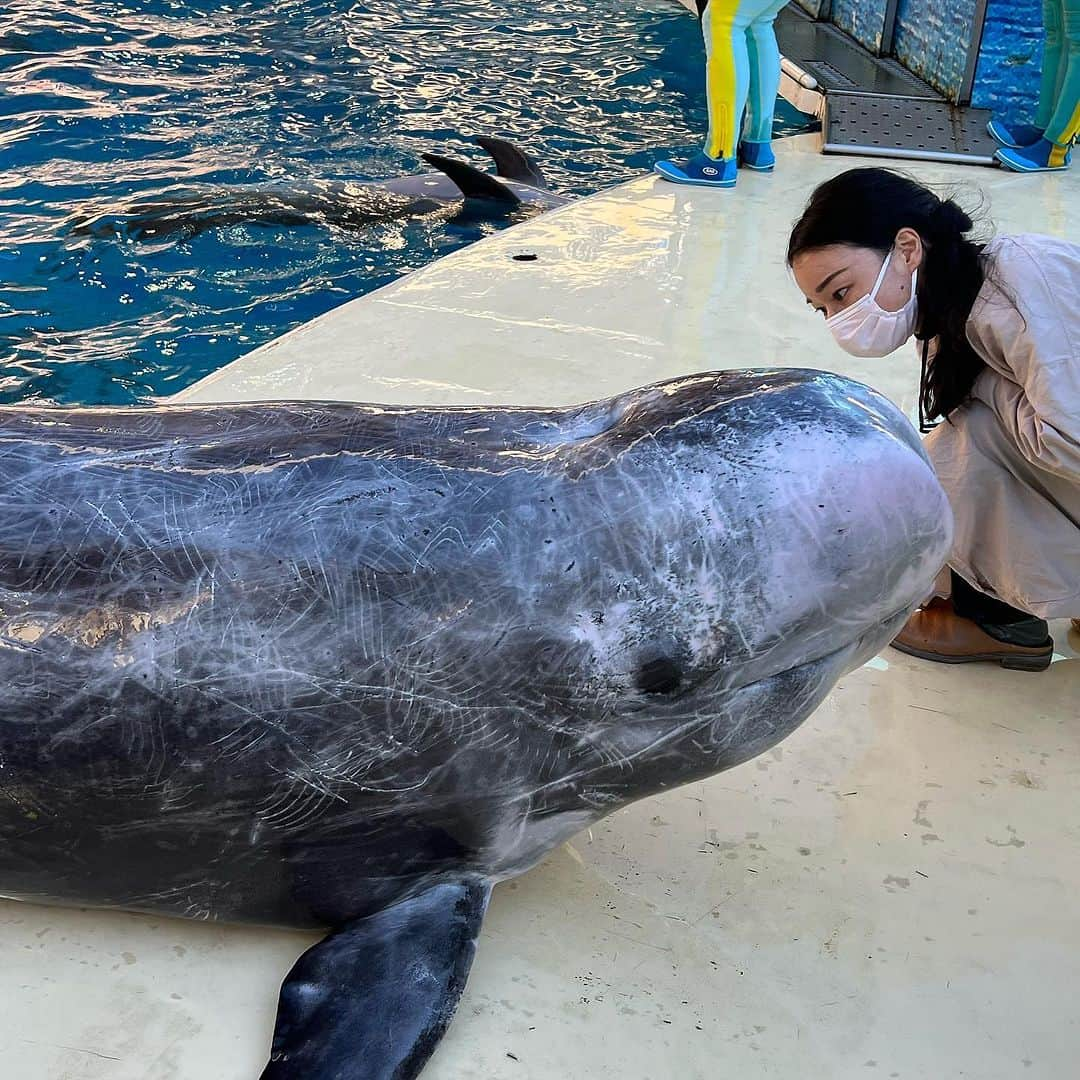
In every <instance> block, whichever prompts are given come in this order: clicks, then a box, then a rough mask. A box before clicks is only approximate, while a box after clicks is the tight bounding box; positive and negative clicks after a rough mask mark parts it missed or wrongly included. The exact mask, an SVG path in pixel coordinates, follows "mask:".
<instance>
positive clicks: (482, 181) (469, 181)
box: [420, 154, 521, 209]
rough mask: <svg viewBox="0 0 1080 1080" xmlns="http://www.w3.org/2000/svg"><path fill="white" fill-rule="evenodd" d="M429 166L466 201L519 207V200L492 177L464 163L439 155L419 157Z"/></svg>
mask: <svg viewBox="0 0 1080 1080" xmlns="http://www.w3.org/2000/svg"><path fill="white" fill-rule="evenodd" d="M420 156H421V157H422V158H423V159H424V160H425V161H426V162H427V163H428V164H429V165H433V166H434V167H435V168H436V169H438V170H439V172H441V173H445V174H446V175H447V176H449V177H450V179H451V180H453V181H454V183H455V184H457V186H458V187H459V188H460V189H461V194H462V195H464V196H465V198H466V199H485V200H487V201H489V202H498V203H504V204H505V205H506V207H507V208H508V209H509V208H511V207H514V206H520V205H521V200H520V199H519V198H518V197H517V196H516V195H515V194H514V193H513V192H512V191H511V190H510V189H509V188H508V187H507V186H506V185H505V184H500V183H499V181H498V180H496V179H495V177H494V176H490V175H489V174H488V173H486V172H481V171H480V170H479V169H474V168H473V167H472V166H471V165H466V164H465V162H464V161H455V160H454V159H453V158H447V157H443V156H442V155H440V154H421V155H420Z"/></svg>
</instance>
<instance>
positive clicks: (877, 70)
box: [776, 4, 997, 165]
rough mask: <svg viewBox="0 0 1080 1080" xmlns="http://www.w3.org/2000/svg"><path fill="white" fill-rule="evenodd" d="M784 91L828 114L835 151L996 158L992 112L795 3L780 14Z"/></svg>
mask: <svg viewBox="0 0 1080 1080" xmlns="http://www.w3.org/2000/svg"><path fill="white" fill-rule="evenodd" d="M776 36H777V40H778V41H779V44H780V51H781V52H782V53H783V56H784V60H783V65H782V76H781V81H780V92H781V93H782V94H783V96H784V97H785V98H786V99H787V100H788V101H790V102H791V103H792V104H793V105H794V106H795V107H796V108H797V109H801V110H802V111H803V112H807V113H811V114H812V115H814V116H816V117H818V119H820V120H821V121H822V126H823V128H824V132H825V136H824V138H825V144H824V147H823V149H824V151H825V153H827V154H861V155H871V156H880V157H892V158H908V159H913V160H930V161H950V162H959V163H963V164H969V165H992V164H993V163H994V151H995V150H996V149H997V144H996V143H994V141H993V140H992V139H991V138H990V136H989V135H988V134H987V132H986V122H987V120H988V119H989V118H990V114H989V113H988V112H987V111H986V110H983V109H969V108H959V107H957V106H955V105H953V104H951V103H950V102H948V101H946V99H945V98H944V97H943V96H942V95H941V94H939V93H938V92H937V91H936V90H935V89H934V88H933V87H932V86H930V85H929V84H927V83H924V82H923V81H922V79H920V78H918V77H917V76H915V75H913V74H912V73H911V72H910V71H908V70H907V69H906V68H904V67H903V66H901V65H900V64H899V63H897V61H896V60H894V59H892V58H891V57H880V56H874V55H873V54H872V53H870V52H868V51H867V50H866V49H864V48H863V47H862V46H861V45H860V44H859V43H858V42H857V41H855V40H854V39H853V38H850V37H848V36H847V35H846V34H845V33H843V31H841V30H838V29H837V28H836V27H835V26H830V25H829V24H827V23H822V22H815V21H814V20H813V19H812V18H810V16H809V15H807V14H806V13H805V12H803V11H801V10H800V9H798V8H797V7H795V6H794V5H792V4H789V5H788V6H787V7H786V8H784V10H783V11H781V13H780V16H779V18H778V19H777V21H776Z"/></svg>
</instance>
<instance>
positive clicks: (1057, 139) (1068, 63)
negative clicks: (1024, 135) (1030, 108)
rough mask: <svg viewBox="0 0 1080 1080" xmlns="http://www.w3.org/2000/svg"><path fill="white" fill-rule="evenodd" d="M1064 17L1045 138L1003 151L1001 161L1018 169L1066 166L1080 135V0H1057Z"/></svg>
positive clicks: (1052, 168)
mask: <svg viewBox="0 0 1080 1080" xmlns="http://www.w3.org/2000/svg"><path fill="white" fill-rule="evenodd" d="M1057 3H1058V7H1059V9H1060V12H1061V19H1062V57H1061V70H1060V71H1059V73H1058V81H1059V84H1060V85H1059V88H1058V93H1057V99H1056V101H1055V103H1054V107H1053V112H1052V113H1051V114H1050V117H1049V119H1048V120H1047V124H1046V132H1045V134H1044V135H1043V137H1042V138H1041V139H1040V140H1039V141H1038V142H1037V143H1035V144H1033V145H1032V146H1028V147H1024V148H1023V149H1022V150H1010V149H1005V150H999V151H998V152H997V154H996V155H995V156H996V157H997V159H998V161H1000V162H1001V164H1002V165H1004V166H1005V167H1006V168H1008V169H1012V170H1013V171H1015V172H1054V171H1057V170H1059V169H1066V168H1068V166H1069V163H1070V160H1071V156H1072V155H1071V152H1070V151H1071V147H1072V144H1073V143H1074V142H1075V141H1076V137H1077V135H1078V134H1080V0H1057Z"/></svg>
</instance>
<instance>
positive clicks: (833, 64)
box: [776, 4, 941, 101]
mask: <svg viewBox="0 0 1080 1080" xmlns="http://www.w3.org/2000/svg"><path fill="white" fill-rule="evenodd" d="M776 39H777V41H778V42H779V45H780V52H781V53H783V55H784V56H785V57H786V58H787V59H788V60H789V61H790V62H791V63H793V64H795V65H796V66H797V67H799V68H801V69H802V70H803V71H805V72H806V73H807V74H809V75H812V76H813V78H814V79H815V80H816V82H817V83H818V86H819V87H820V89H821V91H822V93H826V94H827V93H829V92H830V91H837V90H840V91H848V92H862V93H870V94H887V95H890V96H894V97H914V98H926V99H927V100H930V101H935V100H941V94H939V93H938V92H937V91H936V90H935V89H934V88H933V87H932V86H930V85H929V84H928V83H924V82H923V81H922V79H920V78H918V77H917V76H915V75H912V73H911V72H910V71H908V70H907V69H906V68H904V67H902V66H901V65H900V64H898V63H897V62H896V61H895V60H893V59H891V58H889V57H878V56H874V55H873V53H870V52H868V51H867V50H866V49H864V48H863V47H862V46H861V45H860V44H859V43H858V42H857V41H855V40H854V39H853V38H850V37H848V36H847V34H845V33H844V32H843V31H842V30H838V29H837V28H836V27H835V26H831V25H829V24H828V23H822V22H815V21H814V20H813V19H811V18H810V16H809V15H807V14H805V13H804V12H802V11H800V10H799V9H798V8H796V7H794V6H792V5H791V4H789V5H788V6H787V7H786V8H784V9H783V10H782V11H781V12H780V15H779V16H778V18H777V20H776Z"/></svg>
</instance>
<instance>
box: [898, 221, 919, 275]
mask: <svg viewBox="0 0 1080 1080" xmlns="http://www.w3.org/2000/svg"><path fill="white" fill-rule="evenodd" d="M894 243H895V244H896V250H897V251H899V252H900V255H901V257H902V258H903V260H904V265H905V266H906V267H907V268H908V270H911V271H915V270H918V269H919V267H920V266H922V262H923V254H924V252H925V248H924V246H923V239H922V237H921V236H920V235H919V233H918V232H917V230H915V229H909V228H908V227H907V226H906V225H905V226H904V228H902V229H901V230H900V231H899V232H898V233H897V234H896V240H895V241H894Z"/></svg>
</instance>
